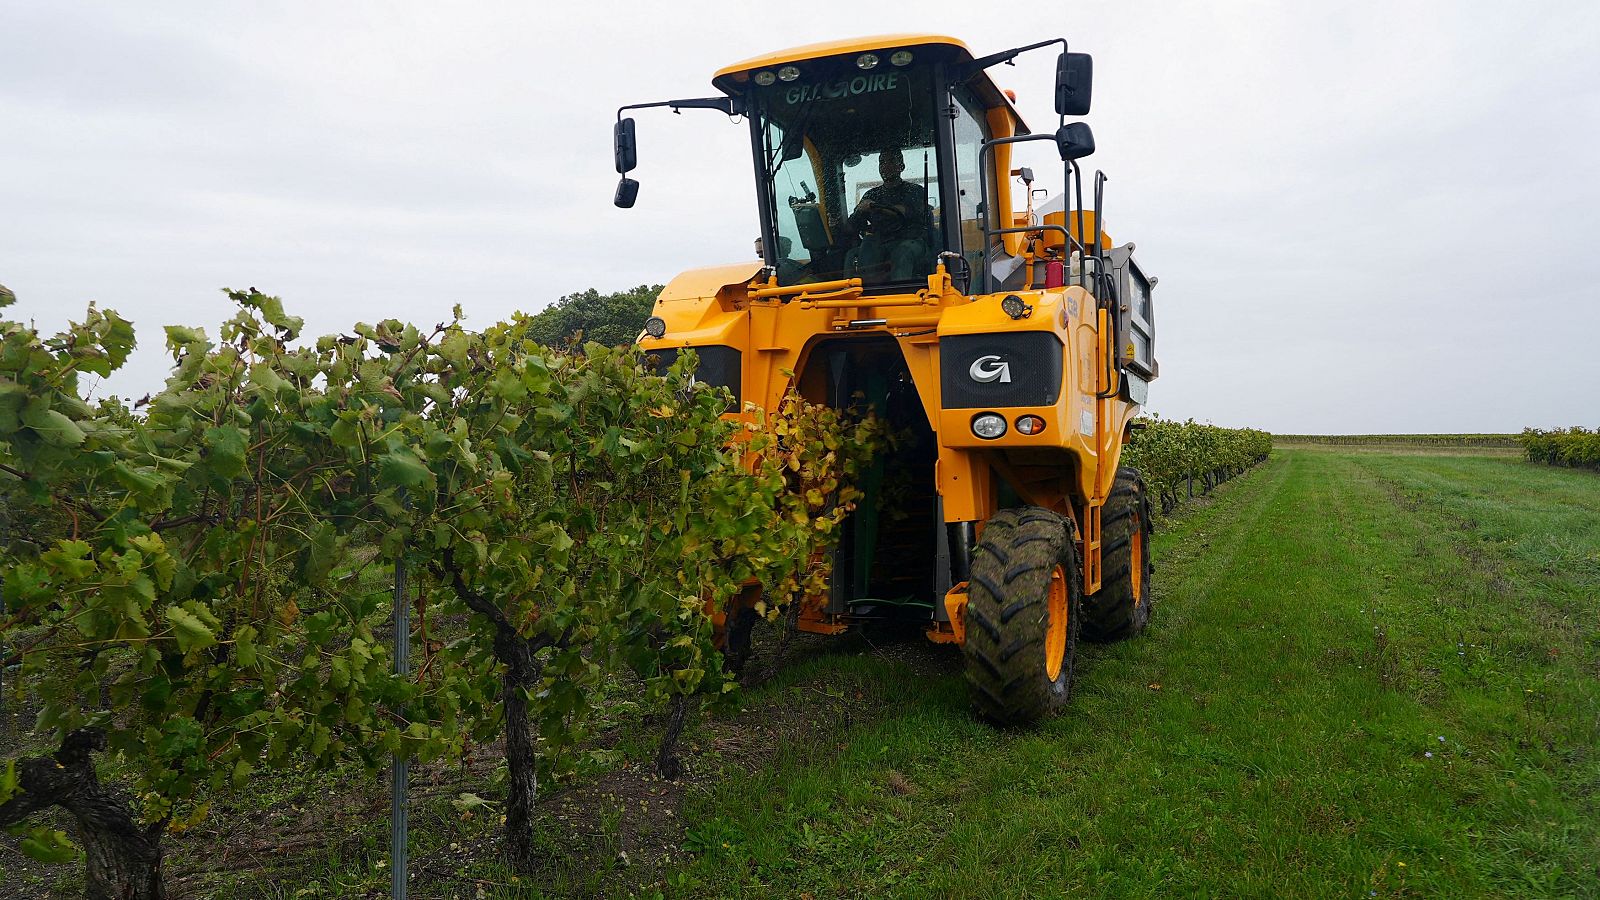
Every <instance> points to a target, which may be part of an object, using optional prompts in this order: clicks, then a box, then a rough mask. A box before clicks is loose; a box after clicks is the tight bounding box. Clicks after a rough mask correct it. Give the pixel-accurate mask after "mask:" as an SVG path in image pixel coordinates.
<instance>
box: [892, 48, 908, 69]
mask: <svg viewBox="0 0 1600 900" xmlns="http://www.w3.org/2000/svg"><path fill="white" fill-rule="evenodd" d="M911 60H912V56H911V51H910V50H896V51H895V52H894V55H893V56H891V57H889V62H891V63H893V64H895V65H897V66H909V65H911Z"/></svg>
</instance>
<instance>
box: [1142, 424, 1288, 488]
mask: <svg viewBox="0 0 1600 900" xmlns="http://www.w3.org/2000/svg"><path fill="white" fill-rule="evenodd" d="M1271 452H1272V435H1270V434H1268V433H1267V432H1265V431H1257V430H1256V429H1254V428H1219V427H1217V426H1215V425H1204V424H1201V423H1199V422H1196V421H1194V420H1193V419H1190V420H1188V421H1185V422H1176V421H1172V420H1170V419H1162V418H1159V417H1152V418H1147V419H1141V420H1140V421H1139V422H1138V423H1136V425H1135V428H1134V432H1133V443H1132V444H1130V445H1129V446H1128V448H1127V450H1126V451H1124V453H1123V460H1124V462H1125V463H1126V464H1127V465H1130V466H1133V467H1134V468H1137V469H1138V470H1139V471H1140V472H1141V473H1143V475H1144V480H1145V486H1146V487H1147V488H1148V489H1149V490H1150V491H1151V492H1152V493H1154V494H1155V495H1156V496H1157V497H1159V498H1160V500H1161V511H1162V512H1169V511H1171V510H1172V509H1173V507H1175V506H1177V505H1178V503H1179V502H1180V500H1182V499H1183V498H1184V497H1185V495H1187V496H1188V497H1193V496H1194V491H1195V483H1196V482H1199V485H1200V490H1201V491H1202V492H1203V493H1209V492H1210V491H1211V489H1212V488H1214V487H1216V486H1217V485H1218V484H1221V483H1222V482H1224V481H1226V480H1228V479H1229V478H1232V477H1233V476H1235V475H1238V474H1240V473H1241V472H1243V471H1245V470H1246V469H1248V468H1250V467H1251V466H1253V465H1255V464H1256V463H1259V462H1261V461H1262V460H1264V459H1266V458H1267V455H1268V454H1269V453H1271Z"/></svg>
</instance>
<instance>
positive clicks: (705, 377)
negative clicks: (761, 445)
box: [644, 345, 744, 409]
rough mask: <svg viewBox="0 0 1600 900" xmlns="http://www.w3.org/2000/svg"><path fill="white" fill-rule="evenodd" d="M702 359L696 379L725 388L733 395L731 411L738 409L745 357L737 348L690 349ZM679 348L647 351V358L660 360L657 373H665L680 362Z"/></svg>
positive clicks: (645, 352)
mask: <svg viewBox="0 0 1600 900" xmlns="http://www.w3.org/2000/svg"><path fill="white" fill-rule="evenodd" d="M688 349H690V350H693V351H694V352H695V355H696V356H698V357H699V358H700V363H699V365H697V366H695V370H694V378H695V380H696V381H698V382H701V383H702V384H709V385H713V386H715V387H725V388H727V389H728V390H729V392H731V393H732V394H733V405H732V406H731V407H730V409H738V408H739V405H740V401H741V400H742V399H743V398H742V397H741V396H740V393H739V388H740V385H741V383H742V382H743V380H744V379H743V377H742V369H741V366H742V364H743V356H742V355H741V354H740V353H739V351H738V350H737V349H736V348H733V347H722V346H716V345H713V346H707V347H690V348H688ZM678 350H679V348H677V347H667V348H664V349H661V350H645V351H644V354H645V358H646V359H650V358H655V359H657V360H660V362H659V363H658V364H657V365H658V366H659V368H658V370H657V371H661V372H665V371H666V370H667V369H668V368H669V367H671V366H672V364H673V363H675V362H677V361H678Z"/></svg>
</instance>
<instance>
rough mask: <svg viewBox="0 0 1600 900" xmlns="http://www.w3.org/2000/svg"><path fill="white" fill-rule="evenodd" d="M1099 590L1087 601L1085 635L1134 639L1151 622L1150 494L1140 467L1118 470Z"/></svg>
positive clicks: (1104, 525)
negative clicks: (1146, 490) (1145, 486)
mask: <svg viewBox="0 0 1600 900" xmlns="http://www.w3.org/2000/svg"><path fill="white" fill-rule="evenodd" d="M1100 542H1101V547H1102V549H1101V551H1100V553H1101V556H1100V565H1101V569H1100V571H1101V572H1102V573H1103V574H1102V575H1101V577H1100V590H1098V591H1096V592H1095V593H1094V594H1092V595H1090V596H1089V597H1086V598H1085V599H1084V604H1083V637H1084V639H1085V640H1090V641H1095V642H1097V643H1104V642H1108V641H1117V640H1122V639H1123V638H1130V637H1133V636H1134V635H1136V634H1138V633H1140V632H1142V631H1144V630H1145V627H1146V626H1148V625H1149V624H1150V605H1151V604H1150V576H1151V573H1152V572H1153V568H1152V566H1151V564H1150V497H1149V495H1148V494H1146V493H1145V489H1144V478H1143V477H1142V476H1141V475H1140V474H1139V470H1138V469H1130V468H1127V467H1124V468H1120V469H1118V470H1117V480H1116V482H1115V484H1114V485H1113V486H1112V488H1111V496H1110V497H1108V498H1106V504H1105V507H1104V508H1103V509H1102V510H1101V512H1100Z"/></svg>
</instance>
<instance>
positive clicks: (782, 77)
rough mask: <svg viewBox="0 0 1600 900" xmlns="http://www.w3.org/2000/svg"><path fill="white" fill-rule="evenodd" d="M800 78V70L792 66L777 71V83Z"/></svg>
mask: <svg viewBox="0 0 1600 900" xmlns="http://www.w3.org/2000/svg"><path fill="white" fill-rule="evenodd" d="M799 77H800V70H799V69H797V68H795V67H794V66H784V67H783V68H781V69H779V70H778V80H779V81H793V80H795V79H796V78H799Z"/></svg>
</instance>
